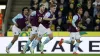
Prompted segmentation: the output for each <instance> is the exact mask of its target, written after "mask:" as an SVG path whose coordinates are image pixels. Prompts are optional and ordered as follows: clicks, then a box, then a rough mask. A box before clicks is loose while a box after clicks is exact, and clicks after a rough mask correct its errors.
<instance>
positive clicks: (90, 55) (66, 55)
mask: <svg viewBox="0 0 100 56" xmlns="http://www.w3.org/2000/svg"><path fill="white" fill-rule="evenodd" d="M0 56H100V54H78V55H73V54H33V55H32V54H0Z"/></svg>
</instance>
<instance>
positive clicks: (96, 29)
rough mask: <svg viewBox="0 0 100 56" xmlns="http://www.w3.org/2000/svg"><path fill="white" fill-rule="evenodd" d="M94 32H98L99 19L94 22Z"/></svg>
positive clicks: (99, 29) (99, 27) (99, 26)
mask: <svg viewBox="0 0 100 56" xmlns="http://www.w3.org/2000/svg"><path fill="white" fill-rule="evenodd" d="M94 30H95V31H100V20H99V19H97V20H96V25H95V27H94Z"/></svg>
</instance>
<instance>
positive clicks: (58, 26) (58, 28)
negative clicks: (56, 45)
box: [55, 11, 64, 31]
mask: <svg viewBox="0 0 100 56" xmlns="http://www.w3.org/2000/svg"><path fill="white" fill-rule="evenodd" d="M63 19H64V18H63V16H62V12H61V11H58V17H57V20H56V23H55V26H56V31H63V30H64V28H63Z"/></svg>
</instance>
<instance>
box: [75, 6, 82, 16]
mask: <svg viewBox="0 0 100 56" xmlns="http://www.w3.org/2000/svg"><path fill="white" fill-rule="evenodd" d="M76 12H77V13H78V14H80V15H81V14H83V9H82V7H77V11H76Z"/></svg>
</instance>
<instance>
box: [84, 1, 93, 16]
mask: <svg viewBox="0 0 100 56" xmlns="http://www.w3.org/2000/svg"><path fill="white" fill-rule="evenodd" d="M83 6H84V5H83ZM83 8H84V12H85V11H88V12H89V15H90V16H93V6H92V0H87V3H86V5H85V6H84V7H83Z"/></svg>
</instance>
